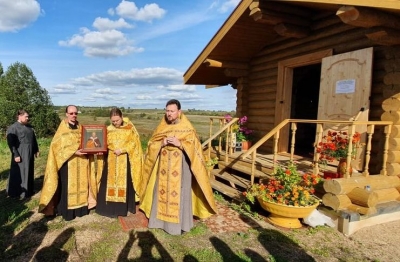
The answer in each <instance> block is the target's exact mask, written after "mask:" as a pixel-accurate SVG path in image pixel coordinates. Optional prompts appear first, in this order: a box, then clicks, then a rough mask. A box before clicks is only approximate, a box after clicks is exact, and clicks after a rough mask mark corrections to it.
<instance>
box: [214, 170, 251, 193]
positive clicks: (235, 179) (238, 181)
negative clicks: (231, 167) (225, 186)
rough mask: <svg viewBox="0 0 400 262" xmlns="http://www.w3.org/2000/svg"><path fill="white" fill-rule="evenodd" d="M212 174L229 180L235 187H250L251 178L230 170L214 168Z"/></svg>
mask: <svg viewBox="0 0 400 262" xmlns="http://www.w3.org/2000/svg"><path fill="white" fill-rule="evenodd" d="M211 174H212V175H214V176H215V177H218V178H219V179H223V180H226V181H228V182H229V183H230V184H231V186H232V187H234V188H236V186H239V187H241V188H243V189H246V188H248V187H250V180H248V179H245V178H243V177H241V176H238V175H234V174H230V173H229V172H226V171H223V170H220V169H213V170H212V171H211ZM236 189H237V188H236Z"/></svg>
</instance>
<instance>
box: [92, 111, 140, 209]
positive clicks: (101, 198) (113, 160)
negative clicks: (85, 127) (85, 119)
mask: <svg viewBox="0 0 400 262" xmlns="http://www.w3.org/2000/svg"><path fill="white" fill-rule="evenodd" d="M110 120H111V125H109V126H108V127H107V148H108V150H107V154H105V155H104V157H105V161H104V168H103V173H102V176H101V181H100V188H99V193H98V195H97V206H96V213H98V214H100V215H103V216H107V217H117V216H127V215H128V212H130V213H133V214H134V213H136V201H138V199H137V198H136V197H135V195H136V190H137V189H138V188H139V187H140V186H141V185H142V183H141V178H142V166H143V151H142V145H141V143H140V138H139V134H138V132H137V131H136V128H135V126H134V125H133V124H132V122H131V121H129V119H127V118H123V117H122V111H121V110H120V109H119V108H112V109H111V111H110Z"/></svg>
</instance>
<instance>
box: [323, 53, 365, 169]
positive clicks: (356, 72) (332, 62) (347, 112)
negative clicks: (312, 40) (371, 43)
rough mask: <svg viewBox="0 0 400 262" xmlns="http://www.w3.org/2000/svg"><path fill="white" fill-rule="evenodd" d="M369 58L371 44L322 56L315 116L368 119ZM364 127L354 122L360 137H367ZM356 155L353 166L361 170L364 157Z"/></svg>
mask: <svg viewBox="0 0 400 262" xmlns="http://www.w3.org/2000/svg"><path fill="white" fill-rule="evenodd" d="M372 62H373V48H372V47H371V48H366V49H362V50H357V51H353V52H348V53H344V54H339V55H334V56H330V57H325V58H323V59H322V65H321V84H320V94H319V102H318V119H325V120H326V119H329V120H350V119H353V118H355V117H356V116H357V120H359V121H368V113H369V97H370V94H371V79H372ZM361 109H364V110H363V111H362V112H360V110H361ZM328 128H329V129H337V130H340V129H343V127H341V126H324V130H327V129H328ZM366 128H367V127H366V126H357V129H356V131H357V132H359V133H360V134H362V136H361V139H365V138H366ZM364 141H365V140H364ZM364 150H365V149H364ZM359 151H361V150H359ZM361 154H362V152H359V153H358V155H359V156H360V155H361ZM358 158H359V159H356V161H353V166H354V167H356V168H357V169H359V170H360V169H361V167H362V164H363V160H364V159H363V158H360V157H358Z"/></svg>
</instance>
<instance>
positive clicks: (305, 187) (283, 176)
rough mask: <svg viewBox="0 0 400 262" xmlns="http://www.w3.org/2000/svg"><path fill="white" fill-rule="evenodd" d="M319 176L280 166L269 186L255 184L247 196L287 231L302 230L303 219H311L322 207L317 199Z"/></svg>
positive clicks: (270, 218)
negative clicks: (316, 189) (310, 216)
mask: <svg viewBox="0 0 400 262" xmlns="http://www.w3.org/2000/svg"><path fill="white" fill-rule="evenodd" d="M320 181H321V178H320V176H319V175H315V174H308V173H304V172H301V171H298V170H297V166H296V165H295V164H294V163H293V162H289V164H288V166H287V167H282V166H278V168H277V169H276V171H275V173H274V174H273V178H271V179H269V180H268V181H267V182H266V183H263V182H260V183H258V184H253V185H252V186H251V187H250V188H249V189H248V190H247V191H246V192H244V193H243V194H244V196H245V197H246V199H247V200H249V201H250V202H251V203H254V202H255V200H256V199H257V200H258V202H259V203H260V205H261V207H262V208H263V209H265V210H267V211H268V212H270V215H269V217H268V220H269V221H270V222H271V223H272V224H275V225H278V226H281V227H286V228H300V227H301V223H300V221H299V218H304V217H307V216H308V215H309V214H310V213H311V212H312V211H313V210H314V209H315V208H317V206H318V205H319V203H320V200H319V199H318V198H317V197H316V196H314V195H313V194H314V192H315V186H316V185H317V184H318V183H319V182H320Z"/></svg>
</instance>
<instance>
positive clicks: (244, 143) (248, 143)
mask: <svg viewBox="0 0 400 262" xmlns="http://www.w3.org/2000/svg"><path fill="white" fill-rule="evenodd" d="M251 145H252V143H251V141H242V151H247V150H249V148H250V147H251Z"/></svg>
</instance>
